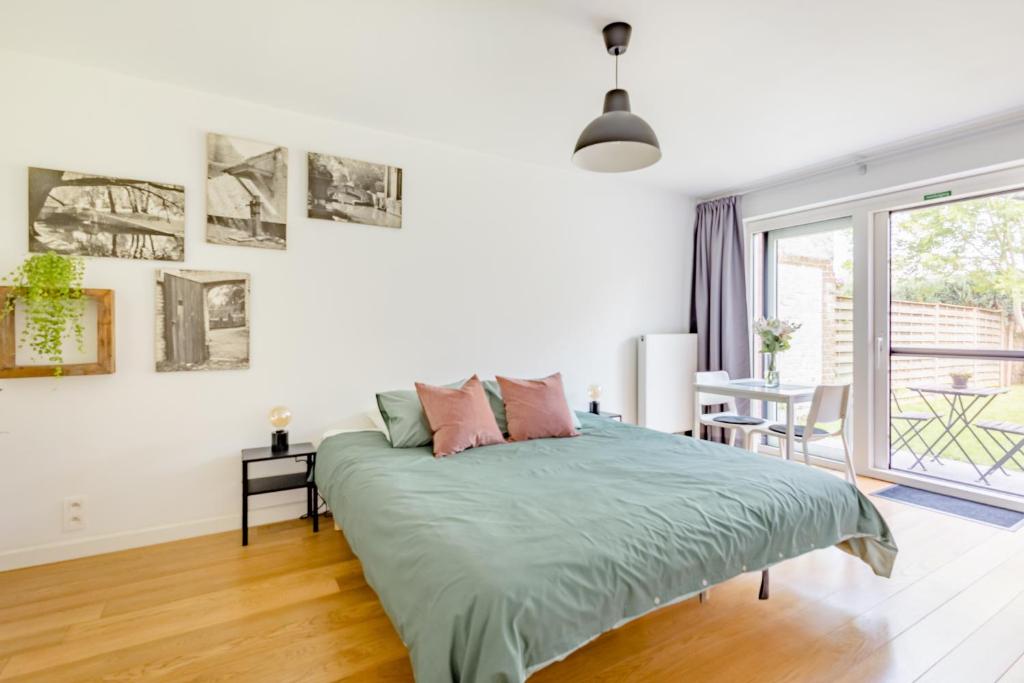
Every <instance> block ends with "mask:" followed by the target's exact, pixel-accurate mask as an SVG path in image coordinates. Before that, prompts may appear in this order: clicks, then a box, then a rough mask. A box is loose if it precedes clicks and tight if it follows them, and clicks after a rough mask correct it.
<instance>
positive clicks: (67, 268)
mask: <svg viewBox="0 0 1024 683" xmlns="http://www.w3.org/2000/svg"><path fill="white" fill-rule="evenodd" d="M84 274H85V262H84V261H83V260H82V259H81V258H80V257H77V256H64V255H62V254H56V253H53V252H48V253H45V254H33V255H32V256H29V257H28V258H26V259H25V261H24V262H22V264H21V265H20V266H18V267H17V268H15V269H14V270H12V271H11V272H10V273H9V274H8V276H7V277H6V278H5V282H6V283H7V284H8V285H10V286H11V287H12V291H11V293H10V294H8V296H7V299H6V300H5V301H4V302H3V308H2V309H0V320H2V319H3V318H5V317H6V316H8V315H13V314H14V307H15V302H18V305H20V306H23V307H24V312H25V327H24V328H23V329H22V330H21V335H20V337H19V340H18V343H19V345H20V346H27V347H28V348H30V349H31V350H32V353H33V354H35V356H36V357H38V358H43V359H46V360H47V361H49V362H50V364H52V365H54V366H55V367H54V371H53V374H54V375H56V376H58V377H59V376H60V375H61V373H62V368H61V366H62V365H63V364H64V344H65V341H66V340H68V339H69V338H70V339H73V340H74V342H75V344H76V345H77V347H78V349H79V351H81V350H83V348H84V346H85V327H84V326H83V325H82V319H83V317H84V315H85V297H84V292H83V290H82V277H83V275H84Z"/></svg>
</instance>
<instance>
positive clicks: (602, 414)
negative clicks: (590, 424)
mask: <svg viewBox="0 0 1024 683" xmlns="http://www.w3.org/2000/svg"><path fill="white" fill-rule="evenodd" d="M590 414H591V415H597V416H599V417H607V418H608V419H609V420H618V421H619V422H622V413H606V412H604V411H603V410H602V411H601V412H599V413H590Z"/></svg>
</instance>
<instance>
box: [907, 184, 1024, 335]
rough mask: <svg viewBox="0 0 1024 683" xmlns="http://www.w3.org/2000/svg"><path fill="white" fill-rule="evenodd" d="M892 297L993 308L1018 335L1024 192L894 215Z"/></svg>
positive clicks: (1023, 324)
mask: <svg viewBox="0 0 1024 683" xmlns="http://www.w3.org/2000/svg"><path fill="white" fill-rule="evenodd" d="M892 269H893V297H894V298H900V299H909V300H913V301H935V302H941V303H948V304H958V305H963V306H981V307H986V308H998V309H1001V310H1002V311H1004V312H1005V313H1006V315H1007V316H1008V317H1009V318H1010V320H1011V321H1012V322H1013V329H1014V330H1015V331H1016V333H1017V334H1018V335H1022V336H1024V193H1016V194H1009V195H997V196H992V197H983V198H980V199H971V200H967V201H961V202H953V203H950V204H943V205H940V206H935V207H931V208H926V209H917V210H914V211H906V212H901V213H896V214H893V230H892Z"/></svg>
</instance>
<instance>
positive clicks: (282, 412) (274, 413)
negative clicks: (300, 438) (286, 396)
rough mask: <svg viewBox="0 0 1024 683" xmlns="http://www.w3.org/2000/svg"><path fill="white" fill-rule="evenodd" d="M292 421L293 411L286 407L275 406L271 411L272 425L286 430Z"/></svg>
mask: <svg viewBox="0 0 1024 683" xmlns="http://www.w3.org/2000/svg"><path fill="white" fill-rule="evenodd" d="M291 421H292V411H290V410H288V408H287V407H286V406H274V407H273V408H271V409H270V424H272V425H274V426H275V427H277V428H278V429H284V428H285V427H287V426H288V424H289V423H290V422H291Z"/></svg>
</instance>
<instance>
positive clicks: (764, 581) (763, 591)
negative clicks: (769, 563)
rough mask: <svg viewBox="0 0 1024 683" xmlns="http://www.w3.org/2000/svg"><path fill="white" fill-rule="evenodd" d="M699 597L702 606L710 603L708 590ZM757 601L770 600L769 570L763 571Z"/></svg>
mask: <svg viewBox="0 0 1024 683" xmlns="http://www.w3.org/2000/svg"><path fill="white" fill-rule="evenodd" d="M708 590H710V589H708ZM698 597H699V598H700V602H701V604H704V603H705V602H707V601H708V591H706V590H704V591H701V592H700V593H699V594H698ZM757 599H758V600H767V599H768V570H767V569H762V570H761V588H760V589H758V591H757Z"/></svg>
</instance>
